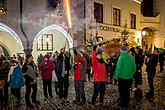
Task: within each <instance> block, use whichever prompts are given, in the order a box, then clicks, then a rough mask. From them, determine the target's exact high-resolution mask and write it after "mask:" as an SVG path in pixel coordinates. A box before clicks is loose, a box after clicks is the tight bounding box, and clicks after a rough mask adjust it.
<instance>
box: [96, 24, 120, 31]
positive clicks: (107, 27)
mask: <svg viewBox="0 0 165 110" xmlns="http://www.w3.org/2000/svg"><path fill="white" fill-rule="evenodd" d="M99 29H100V30H101V31H112V32H121V29H120V28H115V27H111V26H102V25H99Z"/></svg>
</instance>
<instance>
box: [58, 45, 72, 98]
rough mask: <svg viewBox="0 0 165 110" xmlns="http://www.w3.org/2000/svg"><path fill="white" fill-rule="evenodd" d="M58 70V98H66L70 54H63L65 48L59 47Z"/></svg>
mask: <svg viewBox="0 0 165 110" xmlns="http://www.w3.org/2000/svg"><path fill="white" fill-rule="evenodd" d="M57 63H58V70H57V77H58V86H59V99H62V98H64V99H66V98H67V97H68V87H69V70H70V68H71V66H70V55H69V54H68V53H67V54H65V48H62V49H60V54H59V55H58V57H57Z"/></svg>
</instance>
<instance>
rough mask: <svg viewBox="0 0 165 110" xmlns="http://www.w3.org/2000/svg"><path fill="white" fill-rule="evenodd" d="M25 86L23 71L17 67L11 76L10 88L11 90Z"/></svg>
mask: <svg viewBox="0 0 165 110" xmlns="http://www.w3.org/2000/svg"><path fill="white" fill-rule="evenodd" d="M23 86H24V79H23V74H22V69H21V67H20V66H19V65H17V66H16V67H15V68H14V70H13V71H12V73H11V75H10V87H11V88H21V87H23Z"/></svg>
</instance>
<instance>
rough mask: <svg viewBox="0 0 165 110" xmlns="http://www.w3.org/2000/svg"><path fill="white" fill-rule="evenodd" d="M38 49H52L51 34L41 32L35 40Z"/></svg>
mask: <svg viewBox="0 0 165 110" xmlns="http://www.w3.org/2000/svg"><path fill="white" fill-rule="evenodd" d="M37 50H38V51H52V50H53V34H43V35H42V36H41V37H40V38H38V41H37Z"/></svg>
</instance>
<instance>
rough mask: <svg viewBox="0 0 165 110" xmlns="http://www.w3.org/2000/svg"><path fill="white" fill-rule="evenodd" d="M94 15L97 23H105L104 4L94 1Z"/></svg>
mask: <svg viewBox="0 0 165 110" xmlns="http://www.w3.org/2000/svg"><path fill="white" fill-rule="evenodd" d="M94 17H95V19H96V22H97V23H103V4H100V3H96V2H94Z"/></svg>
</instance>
